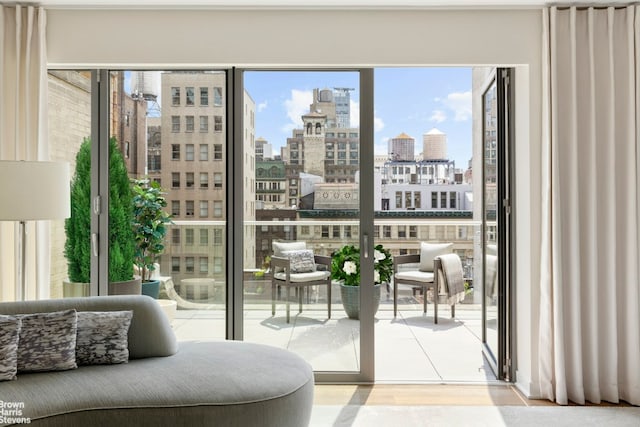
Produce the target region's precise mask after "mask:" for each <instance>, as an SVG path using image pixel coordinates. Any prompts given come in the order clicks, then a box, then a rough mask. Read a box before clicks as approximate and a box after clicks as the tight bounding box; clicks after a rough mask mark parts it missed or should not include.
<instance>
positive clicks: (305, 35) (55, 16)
mask: <svg viewBox="0 0 640 427" xmlns="http://www.w3.org/2000/svg"><path fill="white" fill-rule="evenodd" d="M541 17H542V14H541V12H540V11H539V10H533V9H532V10H523V9H518V10H505V9H502V10H449V11H448V10H432V11H429V10H397V11H393V10H377V11H374V10H366V11H358V10H334V11H332V10H315V11H312V10H262V11H260V10H243V11H240V10H235V11H234V10H218V11H216V10H184V11H180V10H156V11H149V10H146V11H145V10H120V11H119V10H106V9H104V10H100V9H96V10H71V9H69V10H65V9H52V10H49V11H48V31H47V40H48V58H49V63H50V66H51V67H58V66H60V67H69V66H73V67H97V66H108V67H117V66H122V67H127V68H133V67H136V66H139V67H150V66H155V65H157V66H160V67H162V68H165V69H166V68H170V67H172V66H175V67H190V66H196V67H203V66H205V67H218V66H230V65H235V66H241V67H263V66H264V67H274V66H275V67H306V66H320V67H331V66H337V67H340V66H427V65H490V66H493V65H514V66H515V65H517V72H516V91H517V95H516V99H517V103H516V113H515V114H516V125H517V127H516V154H515V155H516V165H515V167H516V171H517V174H516V175H517V176H516V183H515V185H516V188H515V193H516V201H515V210H514V212H515V214H516V230H515V232H516V236H517V260H516V265H515V274H516V278H515V286H516V292H517V309H516V312H517V366H518V371H517V382H518V385H519V387H521V389H522V390H523V391H524V392H525V393H526V394H527V395H529V396H535V395H537V393H538V391H537V376H538V375H537V370H538V366H537V352H538V350H537V330H538V312H539V310H538V303H539V295H538V290H537V288H538V286H537V284H538V277H539V272H538V271H537V268H536V267H537V266H538V265H539V233H537V230H539V229H540V214H539V212H538V210H537V206H539V201H540V185H539V182H540V147H539V143H540V124H541V117H540V111H541V108H540V92H541V77H540V67H541V57H540V55H541V40H542V36H541V32H542V19H541ZM332 29H341V30H340V31H332ZM343 29H349V31H343Z"/></svg>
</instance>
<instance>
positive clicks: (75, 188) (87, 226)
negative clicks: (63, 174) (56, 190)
mask: <svg viewBox="0 0 640 427" xmlns="http://www.w3.org/2000/svg"><path fill="white" fill-rule="evenodd" d="M91 206H92V203H91V140H90V139H89V138H85V139H84V141H83V142H82V145H81V146H80V150H79V151H78V154H77V155H76V168H75V173H74V176H73V179H72V182H71V216H70V217H69V218H68V219H67V220H66V221H65V231H66V234H67V240H66V242H65V250H64V253H65V257H66V258H67V263H68V274H69V282H67V283H65V284H64V291H63V292H64V296H65V297H69V296H86V295H89V283H90V281H91ZM132 218H133V205H132V195H131V187H130V184H129V176H128V173H127V168H126V165H125V163H124V159H123V158H122V154H121V153H120V150H119V149H118V144H117V142H116V140H115V138H111V139H110V140H109V233H108V236H107V239H108V246H109V261H108V265H109V271H108V280H109V294H110V295H118V294H139V293H140V279H139V278H134V276H133V261H134V251H135V242H134V236H133V230H132V229H131V221H132Z"/></svg>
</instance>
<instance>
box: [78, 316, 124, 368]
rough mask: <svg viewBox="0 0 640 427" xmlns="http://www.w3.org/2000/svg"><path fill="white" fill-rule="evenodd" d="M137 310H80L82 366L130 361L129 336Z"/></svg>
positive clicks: (79, 338)
mask: <svg viewBox="0 0 640 427" xmlns="http://www.w3.org/2000/svg"><path fill="white" fill-rule="evenodd" d="M132 317H133V311H131V310H129V311H79V312H78V339H77V342H76V361H77V363H78V365H110V364H114V363H127V362H128V361H129V341H128V333H129V326H130V325H131V318H132Z"/></svg>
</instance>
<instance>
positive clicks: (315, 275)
mask: <svg viewBox="0 0 640 427" xmlns="http://www.w3.org/2000/svg"><path fill="white" fill-rule="evenodd" d="M329 274H330V273H329V272H328V271H311V272H309V273H291V274H290V275H289V281H290V282H295V283H303V282H313V281H316V280H322V279H326V278H327V277H329ZM273 277H275V278H276V279H278V280H287V275H286V273H284V272H280V273H276V274H274V276H273Z"/></svg>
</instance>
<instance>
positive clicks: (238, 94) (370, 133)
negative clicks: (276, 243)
mask: <svg viewBox="0 0 640 427" xmlns="http://www.w3.org/2000/svg"><path fill="white" fill-rule="evenodd" d="M245 71H293V72H295V71H301V72H304V71H330V72H341V71H345V72H357V73H359V91H360V100H359V101H360V218H359V219H360V226H359V227H360V236H359V244H360V248H361V251H362V257H361V261H360V266H361V278H362V281H363V282H364V283H373V276H374V275H373V247H374V239H373V217H374V212H373V209H374V188H373V181H374V179H373V178H374V162H373V154H374V143H373V142H374V105H373V68H359V67H353V68H321V69H318V68H234V69H233V71H232V73H230V78H229V79H228V81H229V84H230V85H232V86H231V87H232V90H231V89H230V90H229V93H233V99H234V101H232V102H233V106H232V107H229V110H228V111H232V114H230V115H229V116H233V117H230V119H231V120H232V119H233V118H234V117H235V120H234V122H233V130H232V133H233V136H234V138H233V141H234V144H233V150H232V151H233V152H232V156H233V159H232V161H229V162H228V164H229V168H231V170H230V171H229V176H233V188H230V189H228V194H227V195H228V196H229V200H231V203H229V204H228V205H229V206H230V209H231V212H228V214H229V216H228V218H229V222H228V233H229V234H228V236H229V237H230V238H229V239H228V242H229V245H230V252H228V253H229V254H230V255H231V256H230V257H228V258H229V260H228V267H229V270H228V275H227V277H228V280H229V283H228V284H229V285H230V284H232V283H234V284H238V283H242V277H243V260H242V256H243V247H242V242H243V226H242V224H243V220H242V219H238V218H242V212H243V199H244V194H243V181H244V170H243V164H244V162H243V157H244V155H243V144H244V141H243V129H244V124H243V117H244V115H243V102H242V99H243V96H244V81H243V75H244V72H245ZM231 76H232V77H231ZM230 129H231V127H230ZM363 142H364V143H363ZM229 191H230V193H229ZM230 286H231V285H230ZM231 287H232V288H233V289H229V292H228V295H229V296H228V300H227V310H228V312H227V322H228V323H227V331H228V338H229V339H235V340H241V339H243V327H244V325H243V313H242V310H243V293H242V286H235V287H234V286H231ZM360 290H361V292H360V370H359V371H348V372H341V371H340V372H338V371H336V372H333V371H316V372H315V381H316V382H317V383H351V384H353V383H372V382H373V381H374V370H375V369H374V367H375V359H374V353H375V351H374V331H375V330H374V314H375V313H374V312H373V300H374V296H373V287H369V286H362V287H361V288H360Z"/></svg>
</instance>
